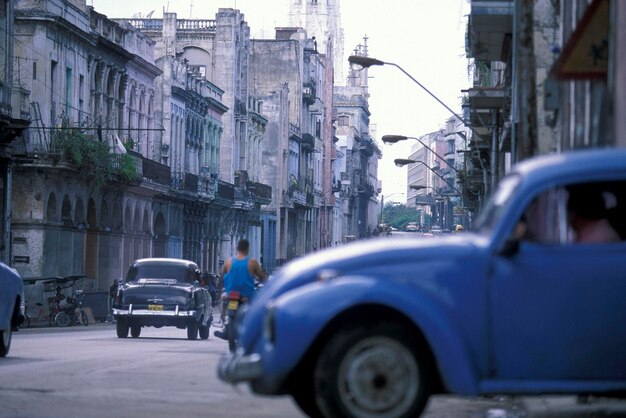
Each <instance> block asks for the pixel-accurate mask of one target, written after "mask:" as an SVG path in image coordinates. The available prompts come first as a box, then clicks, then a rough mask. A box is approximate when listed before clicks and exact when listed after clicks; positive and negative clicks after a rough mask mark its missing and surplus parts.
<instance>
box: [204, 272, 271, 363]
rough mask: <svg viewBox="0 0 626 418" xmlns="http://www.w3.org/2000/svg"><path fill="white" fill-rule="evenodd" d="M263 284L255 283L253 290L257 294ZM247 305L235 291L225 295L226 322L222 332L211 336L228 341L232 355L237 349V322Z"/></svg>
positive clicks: (244, 299)
mask: <svg viewBox="0 0 626 418" xmlns="http://www.w3.org/2000/svg"><path fill="white" fill-rule="evenodd" d="M262 287H263V284H261V283H259V282H257V281H255V290H256V291H257V292H258V291H259V289H260V288H262ZM246 303H248V298H247V297H245V296H243V295H242V294H241V293H240V292H239V291H237V290H231V291H230V292H228V294H227V295H226V317H227V318H228V322H227V323H226V325H225V327H224V332H220V331H215V332H214V333H213V335H215V336H216V337H218V338H222V339H225V340H228V349H229V350H230V352H231V353H234V352H235V350H236V349H237V321H238V320H239V318H240V315H241V310H242V308H243V307H244V306H245V305H246Z"/></svg>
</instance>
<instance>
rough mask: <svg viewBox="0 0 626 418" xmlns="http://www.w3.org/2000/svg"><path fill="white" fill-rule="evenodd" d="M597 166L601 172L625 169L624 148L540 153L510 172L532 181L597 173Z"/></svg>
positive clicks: (625, 153) (625, 150) (625, 149)
mask: <svg viewBox="0 0 626 418" xmlns="http://www.w3.org/2000/svg"><path fill="white" fill-rule="evenodd" d="M599 168H601V170H602V171H603V172H609V171H624V170H626V148H595V149H587V150H575V151H566V152H562V153H559V154H549V155H542V156H538V157H534V158H531V159H528V160H525V161H522V162H520V163H518V164H517V165H516V166H515V167H514V168H513V170H512V172H513V173H518V174H521V175H522V176H524V177H526V178H528V179H529V180H531V181H533V182H534V181H542V179H544V178H545V177H547V176H554V175H555V174H556V175H559V176H569V175H577V174H581V173H585V172H591V173H597V172H598V169H599Z"/></svg>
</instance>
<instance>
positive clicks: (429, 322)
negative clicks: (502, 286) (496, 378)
mask: <svg viewBox="0 0 626 418" xmlns="http://www.w3.org/2000/svg"><path fill="white" fill-rule="evenodd" d="M372 304H374V305H380V306H384V307H387V308H390V309H392V310H395V311H397V312H398V313H400V314H402V315H404V316H405V317H407V318H408V319H410V320H411V321H412V322H413V324H414V325H415V326H416V327H417V328H419V329H420V330H421V331H422V333H423V335H424V337H425V339H426V341H427V343H428V344H429V346H430V347H431V350H432V352H433V354H434V356H435V359H436V362H437V366H438V369H439V372H440V375H441V378H442V381H443V383H444V385H445V387H446V388H448V389H450V390H451V391H453V392H455V393H464V394H476V393H477V377H476V375H477V374H476V372H475V368H474V367H472V361H471V359H470V356H469V354H468V353H469V350H468V349H467V347H466V344H465V343H464V341H463V339H462V338H461V335H460V333H459V332H458V330H457V329H456V326H454V325H453V321H452V320H451V319H450V318H449V315H448V314H447V313H446V308H445V306H444V304H443V303H438V302H437V299H436V298H433V294H432V293H428V292H427V291H426V290H423V289H420V288H416V287H415V286H410V285H408V284H406V283H398V282H395V283H394V285H393V286H390V285H389V281H388V280H380V279H376V278H374V277H368V276H347V277H341V278H336V279H331V280H328V281H323V282H322V281H320V282H315V283H311V284H308V285H305V286H302V287H300V288H298V289H295V290H293V291H291V292H288V293H286V294H284V295H282V296H281V297H280V298H278V299H277V300H276V301H275V302H274V308H273V310H274V327H275V334H276V339H277V344H274V345H271V346H270V349H271V350H273V353H272V355H271V356H268V360H269V362H267V364H266V370H268V371H273V372H276V373H277V374H281V375H284V376H286V375H287V374H288V373H289V371H291V370H292V369H293V368H294V367H296V366H297V364H298V363H299V362H300V361H301V359H302V358H303V357H304V355H305V354H306V352H307V350H308V349H309V348H310V347H311V346H312V344H313V343H314V342H315V340H316V339H317V338H318V337H319V336H320V334H321V333H322V331H323V330H324V329H325V328H326V327H327V326H328V325H329V324H330V322H331V321H332V320H333V319H334V318H337V317H338V316H339V315H341V314H342V313H343V312H346V311H348V310H350V309H352V308H355V307H358V306H359V305H372ZM266 349H267V347H266Z"/></svg>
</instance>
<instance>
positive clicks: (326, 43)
mask: <svg viewBox="0 0 626 418" xmlns="http://www.w3.org/2000/svg"><path fill="white" fill-rule="evenodd" d="M339 4H340V2H339V0H294V1H291V2H290V4H289V25H290V26H291V27H296V28H304V30H305V31H306V33H307V35H308V36H309V37H310V38H311V39H312V40H313V41H314V46H315V48H316V49H317V50H318V51H319V52H320V53H322V54H325V55H326V56H327V57H329V59H330V60H331V61H332V62H333V63H334V65H333V71H332V72H331V74H334V80H333V82H332V84H339V85H343V84H344V81H345V80H344V65H343V64H344V58H343V40H344V35H343V27H342V26H341V11H340V10H339Z"/></svg>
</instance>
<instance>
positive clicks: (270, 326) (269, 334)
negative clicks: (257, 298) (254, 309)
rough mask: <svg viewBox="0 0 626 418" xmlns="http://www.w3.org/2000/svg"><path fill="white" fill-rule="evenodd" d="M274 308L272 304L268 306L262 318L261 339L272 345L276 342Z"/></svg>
mask: <svg viewBox="0 0 626 418" xmlns="http://www.w3.org/2000/svg"><path fill="white" fill-rule="evenodd" d="M275 315H276V307H275V306H274V305H273V304H268V305H267V308H266V312H265V317H264V318H263V338H264V339H265V341H266V342H267V343H268V344H272V345H273V344H274V343H275V342H276V322H275Z"/></svg>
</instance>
